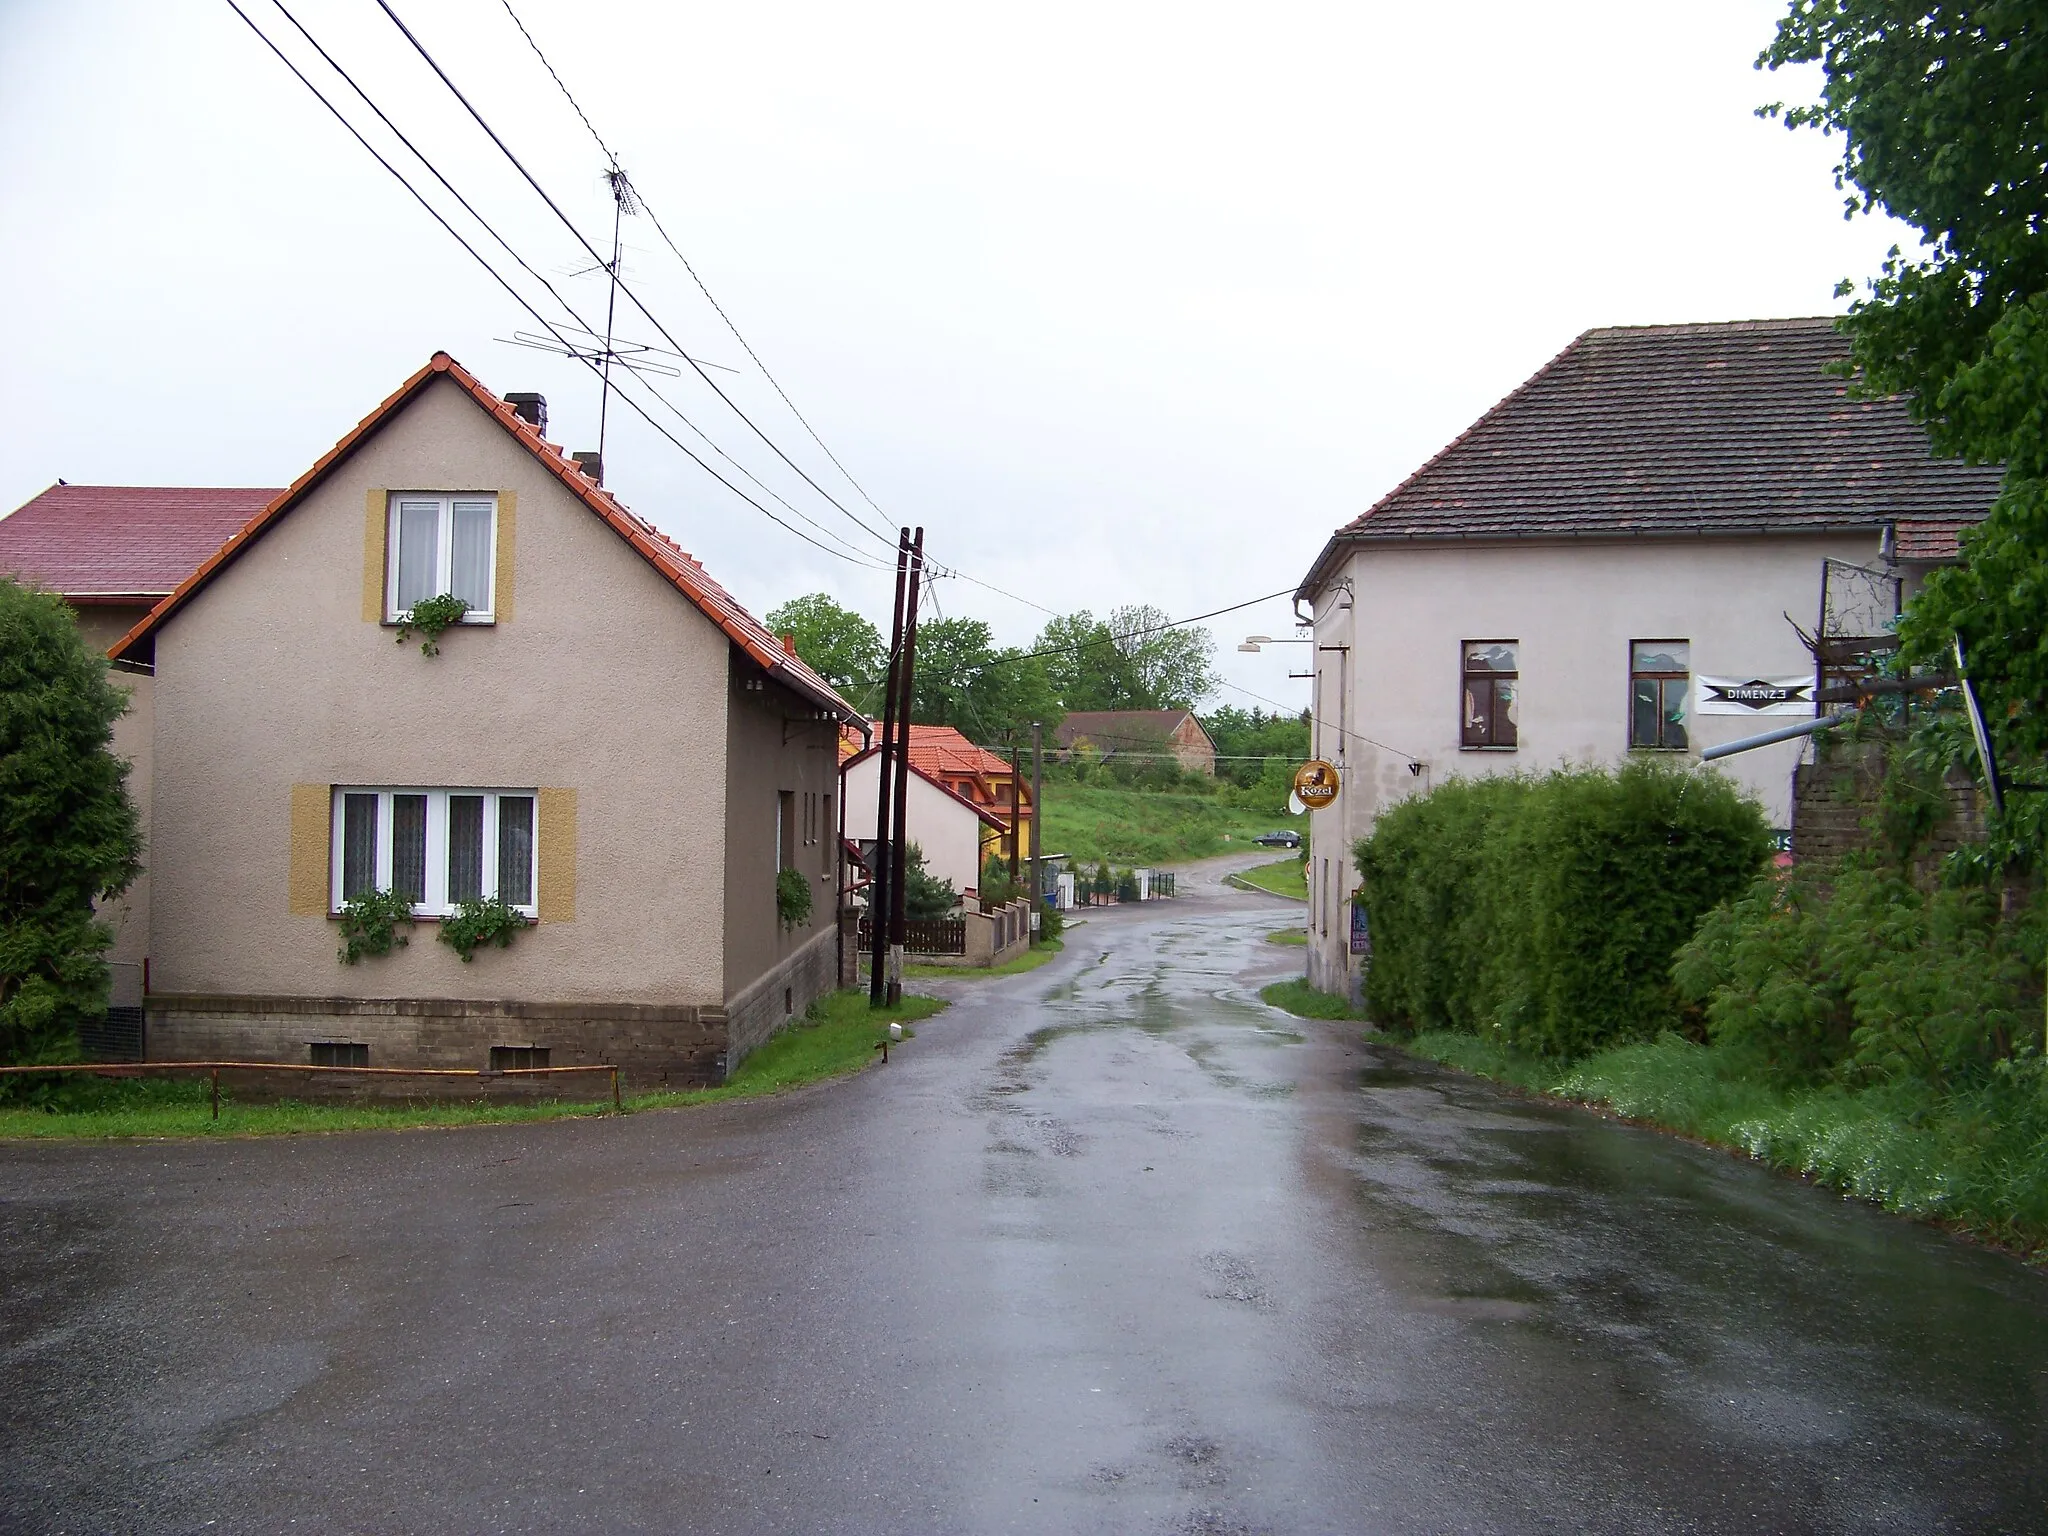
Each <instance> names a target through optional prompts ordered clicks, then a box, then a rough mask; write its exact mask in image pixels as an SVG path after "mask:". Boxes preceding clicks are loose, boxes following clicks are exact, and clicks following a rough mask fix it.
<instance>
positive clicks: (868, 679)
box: [768, 592, 889, 703]
mask: <svg viewBox="0 0 2048 1536" xmlns="http://www.w3.org/2000/svg"><path fill="white" fill-rule="evenodd" d="M768 627H769V628H770V629H772V630H774V631H775V633H776V634H778V635H790V636H793V637H794V638H795V641H796V653H797V655H799V656H801V657H802V658H803V659H804V660H805V661H806V662H807V663H809V665H810V668H811V670H812V671H813V672H816V673H817V674H818V676H820V677H822V678H824V679H825V681H826V682H828V683H830V684H831V685H832V686H833V687H834V688H837V689H838V690H839V691H840V692H841V693H843V694H846V695H847V696H848V697H849V698H853V701H854V702H855V703H859V702H861V701H860V699H858V698H855V697H854V696H855V695H856V694H866V693H868V692H870V691H872V692H874V693H876V694H877V696H879V694H880V684H881V680H882V678H883V676H884V674H885V673H886V672H887V671H888V667H889V646H888V643H887V642H886V641H885V640H884V639H883V638H882V635H881V632H880V631H879V630H877V629H876V628H875V626H874V625H872V624H870V623H869V622H868V621H867V620H866V619H864V618H862V617H861V616H860V615H859V614H857V613H855V612H854V611H853V610H852V609H850V608H842V607H841V606H840V605H839V604H838V603H836V602H834V601H833V600H832V598H831V597H829V596H827V595H826V594H825V593H823V592H813V593H811V594H810V595H809V596H807V597H795V598H791V599H790V600H789V601H788V602H786V603H784V604H783V605H782V606H781V607H780V608H777V609H774V610H773V611H771V612H770V613H769V615H768Z"/></svg>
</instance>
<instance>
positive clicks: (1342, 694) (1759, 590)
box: [1296, 318, 1999, 991]
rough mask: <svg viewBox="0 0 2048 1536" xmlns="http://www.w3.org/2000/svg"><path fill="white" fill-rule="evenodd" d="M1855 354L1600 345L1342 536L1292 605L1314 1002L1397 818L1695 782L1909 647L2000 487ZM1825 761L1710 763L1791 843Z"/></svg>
mask: <svg viewBox="0 0 2048 1536" xmlns="http://www.w3.org/2000/svg"><path fill="white" fill-rule="evenodd" d="M1845 352H1846V342H1845V341H1844V339H1843V338H1842V337H1841V336H1840V335H1839V334H1838V333H1837V332H1836V331H1835V329H1834V326H1833V322H1832V321H1830V320H1828V319H1824V318H1823V319H1812V320H1778V321H1758V322H1747V323H1738V324H1720V325H1680V326H1649V327H1629V328H1618V329H1608V330H1595V331H1589V332H1587V333H1586V334H1585V335H1583V336H1581V337H1579V338H1578V339H1577V340H1576V341H1574V342H1573V343H1572V344H1571V346H1569V347H1568V348H1566V349H1565V351H1564V352H1563V353H1561V354H1560V355H1559V356H1558V357H1557V358H1555V359H1553V360H1552V361H1551V362H1550V363H1549V364H1548V365H1546V366H1545V367H1544V368H1543V369H1542V370H1541V371H1540V372H1538V373H1537V374H1536V375H1535V376H1534V377H1533V378H1532V379H1530V380H1529V381H1528V382H1527V383H1525V384H1524V385H1522V386H1521V387H1520V388H1519V389H1517V390H1516V391H1515V392H1514V393H1513V394H1511V395H1509V396H1508V397H1507V398H1506V399H1505V400H1503V401H1502V402H1501V403H1500V404H1499V405H1497V406H1495V407H1494V408H1493V409H1492V410H1491V411H1489V412H1488V413H1487V414H1486V415H1485V416H1483V417H1482V418H1481V419H1480V420H1479V421H1478V422H1476V423H1475V424H1474V425H1473V426H1472V427H1470V428H1469V429H1467V430H1466V431H1465V432H1464V433H1463V434H1462V435H1461V436H1459V437H1458V438H1457V440H1456V441H1454V442H1453V443H1451V445H1450V446H1449V447H1447V448H1445V449H1444V450H1443V451H1442V452H1441V453H1439V454H1438V455H1437V456H1436V457H1435V458H1433V459H1431V460H1430V461H1429V462H1428V463H1426V464H1424V465H1423V466H1422V467H1421V468H1420V469H1418V470H1417V471H1416V472H1415V473H1414V474H1413V475H1411V476H1410V477H1409V478H1408V479H1407V480H1405V481H1403V482H1402V483H1401V484H1400V485H1399V486H1397V487H1395V489H1394V490H1393V491H1391V492H1389V493H1388V494H1387V495H1386V496H1385V497H1383V498H1382V499H1381V500H1380V501H1379V502H1377V503H1376V504H1375V505H1374V506H1373V507H1372V508H1371V509H1370V510H1368V511H1367V512H1365V513H1364V514H1363V515H1361V516H1360V517H1358V518H1356V519H1355V520H1353V521H1352V522H1350V523H1348V524H1347V525H1345V526H1344V527H1343V528H1340V529H1339V530H1338V531H1337V532H1336V533H1335V534H1334V535H1333V536H1332V537H1331V539H1330V541H1329V542H1328V544H1326V545H1325V546H1324V548H1323V551H1322V553H1321V554H1320V555H1319V556H1318V557H1317V559H1316V562H1315V565H1314V566H1313V567H1312V568H1311V570H1310V571H1309V573H1308V576H1307V577H1306V579H1305V580H1304V581H1303V582H1302V585H1301V587H1300V589H1299V591H1298V592H1297V593H1296V602H1297V606H1299V605H1301V604H1308V605H1311V606H1312V609H1313V617H1314V629H1313V634H1314V640H1315V665H1314V671H1313V682H1312V686H1313V689H1314V695H1313V717H1314V723H1313V726H1312V730H1313V742H1312V749H1313V751H1314V753H1315V755H1316V756H1318V757H1321V758H1324V759H1326V760H1328V761H1330V762H1332V763H1334V764H1336V765H1337V767H1338V768H1339V770H1340V774H1341V779H1342V788H1341V790H1340V792H1339V794H1338V796H1337V799H1336V801H1335V802H1334V804H1332V805H1331V806H1330V807H1328V808H1327V809H1323V810H1318V811H1315V812H1312V813H1311V815H1310V818H1309V821H1310V850H1311V852H1310V863H1309V896H1310V901H1309V913H1308V926H1309V938H1310V945H1309V979H1310V980H1311V982H1313V983H1314V984H1315V985H1316V986H1318V987H1321V988H1324V989H1325V990H1329V991H1347V990H1352V989H1355V988H1356V986H1357V984H1358V981H1359V978H1360V975H1361V966H1362V964H1363V963H1364V957H1363V954H1362V952H1360V950H1359V946H1360V945H1362V944H1363V943H1365V942H1368V941H1369V936H1363V935H1360V936H1357V937H1356V938H1354V935H1353V933H1352V914H1351V911H1350V902H1349V898H1350V895H1351V893H1352V891H1353V890H1354V889H1355V888H1356V885H1357V872H1356V869H1355V867H1354V864H1353V861H1352V857H1351V850H1352V847H1353V845H1354V844H1355V843H1356V842H1357V840H1358V839H1359V838H1361V837H1363V836H1365V835H1366V834H1367V833H1368V832H1369V831H1370V830H1371V828H1372V825H1373V821H1374V818H1375V817H1377V816H1378V814H1379V813H1380V811H1381V810H1382V809H1383V808H1384V807H1386V806H1388V805H1390V804H1393V803H1395V802H1397V801H1399V800H1401V799H1403V798H1405V797H1407V796H1409V795H1413V794H1420V793H1424V792H1426V791H1428V790H1429V789H1430V788H1431V787H1432V786H1433V785H1435V784H1440V783H1442V782H1443V781H1444V780H1445V779H1447V778H1449V777H1453V776H1456V775H1460V774H1494V773H1513V772H1541V771H1543V770H1545V769H1548V768H1553V767H1556V766H1559V765H1561V764H1572V763H1595V764H1598V763H1615V762H1619V761H1621V760H1623V759H1625V758H1628V757H1630V756H1631V755H1635V754H1643V755H1652V756H1661V757H1664V758H1668V759H1670V760H1672V761H1676V762H1679V763H1683V764H1687V765H1690V766H1694V767H1698V766H1699V764H1698V755H1699V752H1700V750H1701V749H1702V748H1703V747H1706V746H1710V745H1714V744H1716V743H1722V742H1728V741H1733V740H1736V739H1738V738H1742V737H1746V736H1752V735H1756V734H1759V733H1761V732H1764V731H1767V730H1769V729H1770V728H1772V727H1773V726H1777V725H1783V724H1786V723H1788V720H1787V719H1786V718H1783V717H1788V716H1789V717H1793V718H1795V719H1796V717H1800V716H1803V717H1805V718H1807V719H1811V718H1812V717H1813V715H1814V714H1815V712H1816V708H1817V707H1824V705H1823V703H1822V701H1821V700H1820V699H1819V697H1818V695H1819V690H1820V687H1821V685H1822V683H1823V682H1824V681H1826V680H1825V679H1823V678H1822V677H1821V676H1820V675H1819V674H1820V671H1821V666H1822V662H1823V660H1826V661H1828V662H1829V664H1830V665H1832V664H1833V663H1834V662H1835V661H1838V660H1847V661H1852V662H1853V661H1855V660H1857V659H1859V658H1861V659H1867V658H1868V657H1869V656H1870V655H1872V654H1876V653H1878V652H1881V651H1882V650H1883V649H1885V648H1886V647H1887V646H1889V645H1891V644H1892V643H1893V642H1892V640H1891V637H1890V635H1889V628H1890V624H1891V621H1892V619H1893V618H1894V617H1895V616H1896V613H1897V610H1898V604H1899V602H1900V601H1901V600H1902V598H1903V597H1904V596H1907V595H1910V593H1911V592H1912V590H1913V589H1914V588H1915V587H1916V586H1917V584H1918V582H1919V581H1920V579H1921V578H1922V576H1923V575H1924V573H1925V572H1926V570H1927V569H1929V568H1930V567H1931V566H1932V565H1933V564H1936V563H1939V562H1940V561H1942V560H1945V559H1953V558H1954V555H1955V549H1956V537H1957V534H1958V531H1959V530H1960V529H1962V528H1964V527H1967V526H1969V525H1970V524H1972V523H1974V522H1976V521H1978V520H1980V519H1981V518H1982V517H1983V516H1984V514H1985V512H1986V511H1987V510H1988V508H1989V506H1990V503H1991V499H1992V497H1993V496H1994V494H1995V493H1996V490H1997V486H1998V480H1999V471H1998V470H1997V469H1996V468H1984V467H1972V466H1966V465H1963V464H1960V463H1956V462H1952V461H1943V460H1937V459H1935V458H1934V457H1933V456H1932V455H1931V454H1930V452H1929V450H1928V446H1927V439H1926V436H1925V434H1924V433H1923V432H1922V431H1921V430H1920V428H1918V427H1917V426H1915V425H1914V423H1913V422H1912V420H1911V418H1910V417H1909V415H1908V413H1907V410H1906V407H1905V405H1904V404H1903V403H1902V402H1900V401H1897V400H1856V399H1851V398H1850V397H1849V394H1848V389H1847V385H1846V383H1845V381H1844V380H1842V379H1840V378H1836V377H1834V376H1832V375H1831V374H1830V373H1829V372H1828V367H1829V365H1830V364H1831V363H1833V362H1834V361H1836V360H1837V359H1839V358H1840V357H1842V356H1843V355H1844V354H1845ZM1816 638H1818V639H1819V640H1820V642H1822V644H1821V647H1820V651H1821V653H1822V654H1817V651H1816V648H1815V646H1814V645H1813V644H1812V642H1813V641H1814V640H1815V639H1816ZM1838 653H1839V654H1838ZM1805 750H1807V748H1805V747H1804V745H1803V744H1802V743H1800V742H1788V743H1784V744H1781V745H1778V746H1774V747H1769V748H1764V749H1761V750H1757V751H1753V752H1748V753H1745V754H1742V755H1740V756H1736V757H1732V758H1728V759H1726V760H1725V761H1723V762H1721V763H1717V764H1715V765H1713V766H1711V767H1703V768H1700V771H1703V772H1722V773H1726V774H1728V775H1729V776H1731V777H1732V778H1734V779H1735V780H1736V781H1737V782H1738V783H1740V784H1741V785H1742V786H1743V787H1744V788H1745V789H1747V790H1748V791H1749V792H1750V793H1751V794H1753V795H1754V796H1755V797H1756V798H1757V800H1758V801H1760V802H1761V804H1762V805H1763V807H1764V808H1765V810H1766V812H1767V813H1768V814H1769V816H1770V818H1771V820H1772V823H1773V824H1774V825H1775V826H1777V827H1780V828H1789V826H1790V824H1791V807H1792V772H1793V768H1794V766H1795V765H1796V764H1797V763H1798V761H1799V760H1800V756H1801V753H1802V752H1803V751H1805Z"/></svg>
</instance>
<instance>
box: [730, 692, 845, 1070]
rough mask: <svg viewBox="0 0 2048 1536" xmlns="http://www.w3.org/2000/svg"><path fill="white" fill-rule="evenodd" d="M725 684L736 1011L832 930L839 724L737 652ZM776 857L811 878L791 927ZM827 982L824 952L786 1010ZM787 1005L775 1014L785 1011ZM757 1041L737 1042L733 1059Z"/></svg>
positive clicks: (796, 1008)
mask: <svg viewBox="0 0 2048 1536" xmlns="http://www.w3.org/2000/svg"><path fill="white" fill-rule="evenodd" d="M727 689H728V693H727V704H726V727H727V733H728V742H729V750H728V755H727V760H726V822H725V878H724V883H723V887H722V889H723V891H724V897H725V956H724V997H725V999H726V1004H727V1010H728V1012H730V1013H732V1014H733V1016H734V1017H735V1018H736V1019H737V1018H739V1017H740V1016H741V1014H742V1013H743V1012H745V1011H746V1010H745V1009H744V1008H743V1006H742V1004H741V1002H740V999H741V998H742V997H745V996H749V995H751V989H756V988H757V986H758V984H760V983H762V982H763V981H764V979H765V978H768V977H769V976H770V975H771V974H774V975H781V974H784V972H785V970H786V968H787V966H788V963H789V962H790V961H791V960H792V959H793V958H794V957H796V956H797V955H798V954H800V953H803V952H807V951H808V950H809V948H810V947H811V946H812V945H813V944H814V943H815V942H816V940H817V939H818V937H819V936H820V935H823V936H824V937H826V938H827V939H832V938H833V936H834V933H835V928H834V918H833V906H834V903H835V899H836V893H837V891H838V889H839V835H838V804H837V795H838V793H839V727H838V724H837V723H836V722H835V721H832V720H820V719H817V718H816V716H817V713H818V709H817V706H816V705H814V704H811V703H808V702H807V701H805V700H803V699H800V698H798V697H797V696H796V695H795V694H793V693H790V692H788V691H787V690H785V689H783V688H782V687H781V686H780V685H778V684H777V683H775V682H774V681H773V680H772V679H768V678H766V677H764V676H763V674H762V673H761V672H760V670H759V669H758V668H756V667H755V666H754V665H753V664H752V663H751V662H748V661H745V660H743V659H735V661H734V662H733V665H732V669H731V674H730V677H729V679H728V683H727ZM784 793H787V794H789V795H790V796H791V797H792V798H791V802H790V805H791V811H792V813H793V817H792V819H793V822H794V826H793V828H792V831H793V834H794V836H793V840H792V842H791V844H790V846H789V847H788V848H786V849H785V850H784V853H783V859H782V864H781V865H778V864H777V862H776V841H777V830H776V829H777V823H778V820H779V817H780V812H781V796H782V795H783V794H784ZM806 797H809V798H808V801H807V799H806ZM828 799H829V800H830V803H829V804H828ZM783 866H787V867H789V868H792V869H795V870H798V871H800V872H801V873H802V874H803V875H804V877H805V878H806V879H808V880H809V881H810V883H811V915H810V920H809V921H808V922H806V923H803V924H800V925H798V926H796V927H794V928H792V927H788V926H785V925H784V923H783V922H782V920H781V918H780V917H778V916H777V914H776V909H775V878H776V874H777V872H778V870H779V868H781V867H783ZM834 948H835V949H836V940H834ZM797 973H801V975H802V976H803V977H805V978H808V977H809V974H810V972H809V970H808V969H807V968H806V966H805V965H799V966H797V967H796V971H795V972H792V973H791V974H797ZM789 985H791V983H789V982H787V981H785V982H784V983H782V984H780V985H776V986H771V987H769V988H768V992H769V993H770V994H772V995H773V996H774V997H775V998H776V999H777V1000H779V999H780V997H781V994H782V991H783V990H784V988H785V987H787V986H789ZM830 987H831V969H830V964H829V962H828V966H827V971H826V975H825V979H824V981H823V983H822V984H821V985H816V986H813V985H812V984H811V983H810V982H809V981H808V980H804V981H803V982H802V984H801V985H797V986H796V989H795V991H794V993H793V994H792V1005H793V1006H792V1009H791V1010H790V1011H789V1012H794V1013H798V1014H800V1013H802V1012H803V1011H804V1009H806V1008H808V1007H809V1006H810V1005H811V1002H812V1001H813V1000H814V999H815V998H817V997H818V996H819V995H820V994H821V993H822V992H825V991H828V990H830ZM806 988H809V990H806ZM789 1012H784V1013H783V1014H781V1015H780V1016H779V1018H780V1019H782V1020H786V1019H787V1018H788V1017H789ZM748 1017H749V1018H751V1014H748ZM749 1027H750V1028H751V1026H749ZM763 1038H765V1037H763ZM758 1043H759V1042H758V1041H753V1040H750V1041H749V1042H748V1043H745V1044H742V1045H741V1046H740V1047H739V1051H738V1054H736V1055H734V1056H733V1057H732V1063H733V1064H737V1062H738V1061H739V1058H740V1056H742V1055H744V1054H745V1053H746V1052H747V1051H749V1050H752V1049H753V1048H754V1046H755V1045H756V1044H758Z"/></svg>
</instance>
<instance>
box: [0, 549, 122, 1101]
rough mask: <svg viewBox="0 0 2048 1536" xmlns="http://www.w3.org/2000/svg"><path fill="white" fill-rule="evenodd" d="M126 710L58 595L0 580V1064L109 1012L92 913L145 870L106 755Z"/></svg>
mask: <svg viewBox="0 0 2048 1536" xmlns="http://www.w3.org/2000/svg"><path fill="white" fill-rule="evenodd" d="M127 707H128V697H127V695H126V694H125V693H124V692H123V691H122V690H121V689H119V688H117V687H115V686H114V684H113V683H112V682H111V681H109V679H108V677H107V663H106V658H105V657H103V656H101V655H100V654H99V653H98V652H97V651H95V650H93V649H92V648H91V647H90V646H88V645H87V644H86V643H85V641H84V639H83V638H82V637H81V636H80V635H79V632H78V625H77V623H76V621H74V620H73V618H72V616H71V610H70V609H69V608H68V607H66V606H65V604H64V601H63V599H61V598H59V597H56V596H53V595H52V594H50V593H47V592H37V591H33V590H30V589H29V588H26V587H23V586H20V585H18V584H17V583H15V582H13V581H10V580H8V579H6V578H4V577H0V1062H9V1063H19V1062H33V1061H38V1060H63V1059H66V1058H68V1057H73V1056H74V1055H75V1052H76V1050H77V1048H78V1041H77V1033H78V1026H79V1024H80V1022H81V1021H82V1020H85V1019H88V1018H92V1017H94V1016H95V1015H98V1014H101V1013H104V1012H105V1010H106V1005H107V967H106V962H105V960H104V958H103V957H104V955H105V953H106V948H107V945H108V944H109V943H110V942H111V940H112V934H111V933H110V932H109V930H108V928H107V926H106V925H105V924H104V923H101V922H99V921H97V920H96V919H95V918H94V916H93V903H94V902H95V901H101V900H106V899H108V898H111V897H114V896H118V895H120V894H121V892H123V891H125V890H126V889H127V888H128V885H129V883H130V882H131V881H132V880H134V878H135V876H136V874H137V873H138V872H139V870H140V867H141V866H140V862H139V859H140V854H141V842H142V839H141V832H140V829H139V826H138V823H137V820H136V816H135V808H134V807H133V806H132V805H131V804H130V803H129V800H128V793H127V790H126V788H125V784H124V781H125V779H126V777H127V773H128V765H127V764H126V763H125V762H122V761H121V760H120V759H119V758H117V757H115V756H114V755H113V753H112V752H111V751H110V750H109V745H110V743H111V742H112V740H113V729H114V721H115V719H116V718H118V717H119V716H120V714H121V712H122V711H123V710H125V709H126V708H127Z"/></svg>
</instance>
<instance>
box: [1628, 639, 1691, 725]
mask: <svg viewBox="0 0 2048 1536" xmlns="http://www.w3.org/2000/svg"><path fill="white" fill-rule="evenodd" d="M1691 692H1692V644H1691V642H1690V641H1686V640H1634V641H1631V642H1630V643H1629V648H1628V693H1629V705H1628V744H1629V745H1630V746H1631V747H1651V748H1655V749H1657V750H1659V751H1664V752H1683V751H1685V750H1686V743H1687V737H1686V732H1685V710H1686V699H1687V697H1688V695H1689V694H1690V693H1691Z"/></svg>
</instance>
